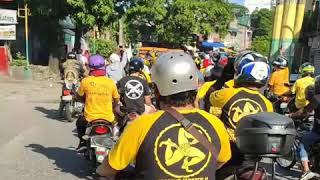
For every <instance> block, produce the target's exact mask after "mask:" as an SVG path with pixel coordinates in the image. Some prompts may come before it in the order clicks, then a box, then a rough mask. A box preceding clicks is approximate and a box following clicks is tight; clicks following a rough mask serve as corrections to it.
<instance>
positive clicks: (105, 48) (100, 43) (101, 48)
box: [89, 39, 117, 58]
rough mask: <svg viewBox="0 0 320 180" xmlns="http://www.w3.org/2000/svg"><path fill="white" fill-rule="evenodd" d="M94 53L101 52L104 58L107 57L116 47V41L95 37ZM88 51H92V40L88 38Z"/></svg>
mask: <svg viewBox="0 0 320 180" xmlns="http://www.w3.org/2000/svg"><path fill="white" fill-rule="evenodd" d="M95 44H96V45H95V48H96V53H97V54H101V55H102V56H104V57H105V58H107V57H109V56H110V55H111V54H112V53H113V52H115V50H116V49H117V43H116V42H114V41H110V40H104V39H96V40H95ZM89 46H90V51H91V52H94V40H93V39H90V40H89Z"/></svg>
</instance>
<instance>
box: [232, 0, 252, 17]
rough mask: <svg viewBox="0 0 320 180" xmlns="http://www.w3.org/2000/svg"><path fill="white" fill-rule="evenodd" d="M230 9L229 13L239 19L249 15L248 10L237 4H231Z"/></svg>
mask: <svg viewBox="0 0 320 180" xmlns="http://www.w3.org/2000/svg"><path fill="white" fill-rule="evenodd" d="M230 7H231V9H232V10H231V11H232V12H233V14H234V15H235V16H236V17H241V16H244V15H246V14H248V13H249V10H248V8H246V7H245V6H242V5H239V4H235V3H231V4H230Z"/></svg>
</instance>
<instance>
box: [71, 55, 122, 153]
mask: <svg viewBox="0 0 320 180" xmlns="http://www.w3.org/2000/svg"><path fill="white" fill-rule="evenodd" d="M89 67H90V76H88V77H86V78H84V79H83V80H82V81H81V84H80V88H79V92H78V95H79V96H82V97H84V99H85V108H84V118H79V119H78V121H77V123H76V125H77V131H78V137H79V139H80V143H79V146H78V151H82V150H84V149H85V141H84V140H83V139H82V136H84V135H85V131H86V128H87V125H88V123H90V122H92V121H94V120H105V121H108V122H110V123H113V122H114V120H115V116H114V113H113V105H117V104H118V103H119V99H120V96H119V94H118V90H117V86H116V84H115V83H114V81H113V80H112V79H110V78H108V77H106V76H105V74H106V69H105V60H104V58H103V57H102V56H100V55H93V56H90V58H89Z"/></svg>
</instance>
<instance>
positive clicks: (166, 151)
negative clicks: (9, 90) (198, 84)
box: [108, 109, 231, 179]
mask: <svg viewBox="0 0 320 180" xmlns="http://www.w3.org/2000/svg"><path fill="white" fill-rule="evenodd" d="M179 112H180V113H182V114H184V116H185V117H186V118H187V119H189V120H190V121H191V122H192V123H193V124H194V125H195V127H196V128H197V129H198V130H199V131H201V133H203V134H204V135H205V136H206V137H207V138H208V140H209V141H210V142H212V143H213V144H214V145H215V147H216V148H217V149H216V150H217V152H218V154H217V161H218V163H220V164H224V163H226V162H227V161H228V160H229V159H230V158H231V149H230V142H229V137H228V134H227V131H226V129H225V127H224V125H223V123H222V122H221V121H220V120H219V119H218V118H217V117H215V116H213V115H211V114H209V113H207V112H205V111H202V110H199V109H192V110H179ZM212 160H213V158H212V157H211V153H210V152H209V151H208V150H206V149H205V148H204V147H203V146H202V145H201V144H200V143H199V142H198V141H197V140H196V139H195V138H194V137H193V136H192V135H191V134H189V133H188V132H187V131H185V130H184V128H183V127H182V126H181V125H180V123H178V122H177V121H176V120H175V119H173V117H172V116H171V115H169V114H168V113H164V111H158V112H156V113H153V114H145V115H142V116H140V117H139V118H137V119H136V120H135V121H133V122H132V124H130V125H129V126H128V127H127V128H126V129H125V130H124V132H123V134H122V135H121V137H120V139H119V141H118V142H117V144H116V145H115V146H114V148H113V149H112V150H111V151H110V153H109V155H108V162H109V165H110V166H111V167H112V168H113V169H115V170H123V169H124V168H126V167H127V166H128V165H129V164H130V163H132V162H136V169H137V170H138V171H137V174H138V175H140V174H143V175H144V176H143V177H141V179H175V178H179V179H180V178H188V177H193V178H198V177H211V176H210V175H211V173H212V169H211V168H212V167H213V166H212V164H213V163H212ZM186 162H188V163H186ZM191 162H192V164H190V163H191ZM139 170H142V171H143V172H142V173H141V172H140V171H139ZM177 172H179V173H178V174H177ZM139 177H140V176H139ZM209 179H210V178H209Z"/></svg>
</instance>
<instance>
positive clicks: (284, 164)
mask: <svg viewBox="0 0 320 180" xmlns="http://www.w3.org/2000/svg"><path fill="white" fill-rule="evenodd" d="M276 161H277V164H278V165H279V166H280V167H281V168H283V169H287V170H290V169H291V168H293V167H294V166H295V165H296V163H297V155H296V150H295V148H292V149H291V150H290V153H289V154H287V155H284V156H282V157H280V158H277V159H276Z"/></svg>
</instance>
